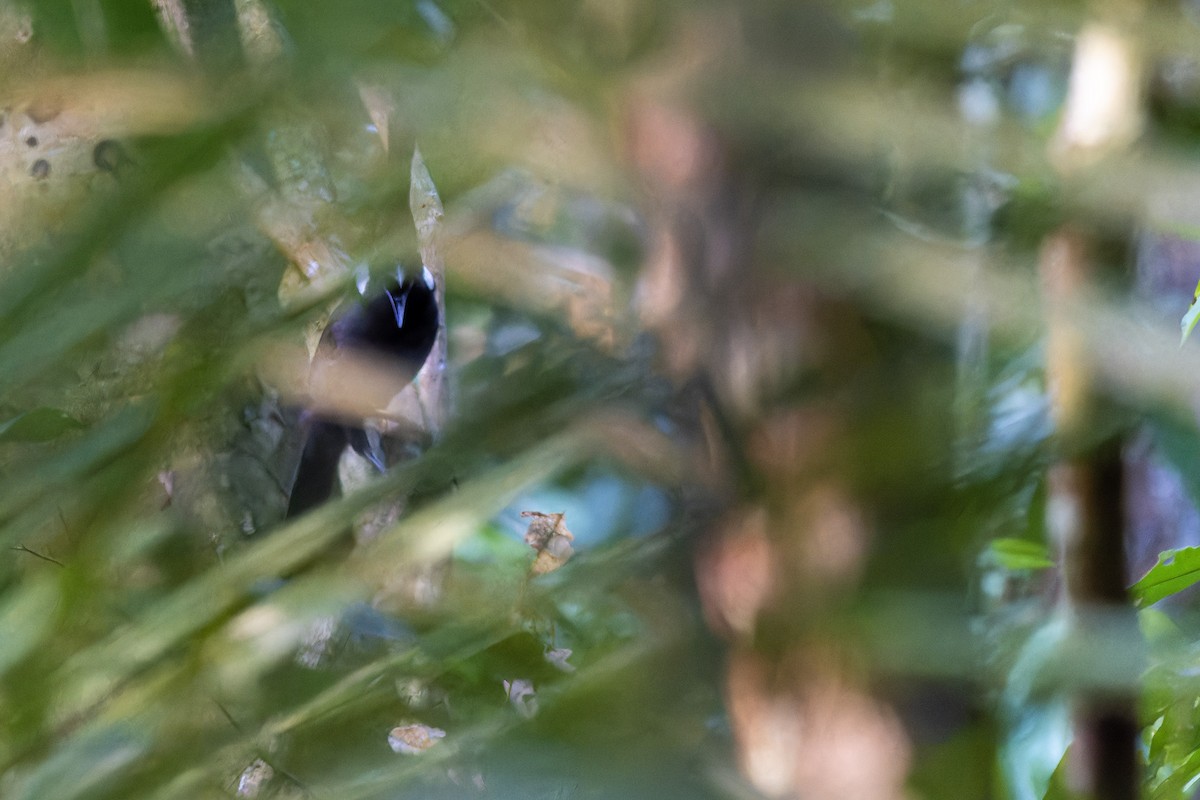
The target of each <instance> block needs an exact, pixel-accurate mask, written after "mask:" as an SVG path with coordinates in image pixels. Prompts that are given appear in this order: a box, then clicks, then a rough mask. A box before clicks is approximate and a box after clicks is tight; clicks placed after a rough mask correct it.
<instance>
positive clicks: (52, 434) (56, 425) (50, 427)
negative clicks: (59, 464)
mask: <svg viewBox="0 0 1200 800" xmlns="http://www.w3.org/2000/svg"><path fill="white" fill-rule="evenodd" d="M82 427H84V425H83V423H82V422H80V421H79V420H77V419H75V418H74V417H72V416H71V415H70V414H67V413H66V412H65V411H59V410H58V409H57V408H46V407H42V408H35V409H32V410H31V411H26V412H24V413H22V414H18V415H17V416H15V417H13V418H12V419H10V420H8V421H7V422H3V423H0V442H48V441H50V440H51V439H57V438H58V437H59V436H62V435H63V434H64V433H66V432H67V431H75V430H79V429H80V428H82Z"/></svg>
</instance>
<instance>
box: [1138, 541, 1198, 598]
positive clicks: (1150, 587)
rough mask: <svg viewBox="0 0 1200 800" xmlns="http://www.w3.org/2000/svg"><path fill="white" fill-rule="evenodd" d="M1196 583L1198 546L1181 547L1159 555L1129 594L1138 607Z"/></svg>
mask: <svg viewBox="0 0 1200 800" xmlns="http://www.w3.org/2000/svg"><path fill="white" fill-rule="evenodd" d="M1197 581H1200V547H1181V548H1179V549H1178V550H1167V551H1166V552H1163V553H1159V555H1158V563H1157V564H1155V565H1154V566H1153V567H1151V568H1150V571H1149V572H1147V573H1146V574H1145V575H1143V576H1142V579H1141V580H1140V581H1138V582H1137V583H1135V584H1134V585H1133V586H1132V587H1131V588H1130V591H1131V592H1132V593H1133V598H1134V601H1135V602H1136V603H1137V605H1139V606H1148V605H1151V604H1152V603H1157V602H1158V601H1159V600H1162V599H1163V598H1164V597H1170V596H1171V595H1173V594H1175V593H1177V592H1181V591H1183V590H1184V589H1186V588H1188V587H1189V586H1191V585H1193V584H1195V583H1196V582H1197Z"/></svg>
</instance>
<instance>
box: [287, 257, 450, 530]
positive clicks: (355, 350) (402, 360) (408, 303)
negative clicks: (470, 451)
mask: <svg viewBox="0 0 1200 800" xmlns="http://www.w3.org/2000/svg"><path fill="white" fill-rule="evenodd" d="M362 288H365V287H362V286H361V285H360V290H361V289H362ZM440 323H441V319H440V315H439V311H438V303H437V297H436V292H435V284H434V280H433V275H432V274H431V273H430V272H429V270H428V269H427V268H425V267H422V268H421V273H420V275H419V276H417V277H416V278H408V277H407V276H406V275H405V273H404V270H403V268H397V270H396V276H395V278H394V279H393V280H391V281H390V282H389V284H388V285H387V286H386V287H385V288H384V290H383V291H382V292H379V293H378V294H375V295H373V296H370V297H369V298H365V299H364V300H363V301H361V302H358V303H355V304H352V305H351V306H350V308H349V309H348V310H345V311H343V312H341V313H338V314H336V315H335V317H334V319H333V320H332V321H331V322H330V324H329V325H328V327H326V329H325V333H324V334H323V335H322V337H321V342H320V344H319V345H318V346H317V352H316V355H315V356H314V359H313V366H312V372H313V374H315V375H323V376H324V377H323V379H324V381H325V382H326V383H327V384H328V383H332V384H334V385H335V388H336V389H337V390H338V391H340V392H343V393H344V392H359V393H365V394H366V395H367V396H366V397H357V398H355V399H356V400H357V401H358V403H357V404H358V405H359V406H361V407H362V408H373V409H382V408H383V407H384V406H386V404H387V402H388V401H389V400H390V399H391V398H392V397H393V396H394V395H395V394H396V393H397V392H399V391H400V390H401V389H402V388H403V387H404V386H407V385H408V384H409V383H411V382H412V380H413V379H414V378H415V377H416V375H417V373H418V372H419V371H420V370H421V367H422V366H423V365H424V363H425V361H426V360H427V359H428V358H429V354H430V352H431V351H432V350H433V346H434V343H435V342H436V340H437V335H438V328H439V325H440ZM348 362H349V363H362V362H365V363H368V364H370V365H371V366H372V372H377V373H382V377H384V378H385V380H384V381H383V382H382V385H374V384H372V385H368V384H366V383H363V384H362V385H359V384H358V383H356V382H354V375H355V374H356V373H353V372H352V371H351V372H347V371H345V370H343V369H342V366H344V365H345V364H346V363H348ZM347 381H349V382H350V385H346V384H347ZM300 425H301V427H303V428H306V429H307V439H306V441H305V444H304V448H303V450H302V452H301V456H300V462H299V465H298V466H297V468H296V474H295V477H294V479H293V480H292V485H291V493H290V497H289V499H288V509H287V517H288V518H289V519H290V518H292V517H296V516H299V515H300V514H303V513H304V512H306V511H309V510H311V509H313V508H315V507H316V506H319V505H320V504H321V503H323V502H325V501H326V500H328V499H329V498H330V497H332V496H333V494H334V491H335V487H336V484H337V478H338V462H339V460H340V459H341V455H342V453H343V451H344V450H345V449H346V447H347V446H350V447H353V448H354V450H355V451H357V452H358V453H359V454H360V455H362V456H363V457H364V458H366V459H367V460H368V461H370V462H371V463H372V464H373V465H374V466H375V467H376V469H378V470H379V471H381V472H382V471H385V470H386V469H387V463H386V459H385V456H384V454H383V452H382V448H381V445H380V442H379V439H378V437H377V436H371V435H370V433H372V432H369V431H368V429H367V428H366V426H365V420H364V419H347V418H346V416H345V415H344V414H336V413H333V412H328V411H316V410H306V411H303V412H302V413H301V414H300Z"/></svg>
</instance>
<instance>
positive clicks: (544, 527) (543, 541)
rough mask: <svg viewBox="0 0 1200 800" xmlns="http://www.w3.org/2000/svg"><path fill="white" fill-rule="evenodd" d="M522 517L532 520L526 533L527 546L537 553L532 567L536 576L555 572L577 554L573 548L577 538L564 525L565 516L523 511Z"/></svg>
mask: <svg viewBox="0 0 1200 800" xmlns="http://www.w3.org/2000/svg"><path fill="white" fill-rule="evenodd" d="M521 516H522V517H529V518H531V522H530V523H529V529H528V530H527V531H525V544H527V545H529V546H530V547H532V548H533V549H534V550H536V551H537V558H536V559H534V562H533V566H532V567H530V571H531V572H532V573H533V574H534V575H544V574H546V573H547V572H553V571H554V570H556V569H558V568H559V567H561V566H562V565H563V564H566V563H567V561H569V560H570V558H571V556H572V555H574V554H575V550H574V548H572V547H571V542H573V541H575V536H574V535H573V534H572V533H571V532H570V531H569V530H567V526H566V525H565V524H563V517H565V516H566V515H565V514H543V513H541V512H539V511H522V512H521Z"/></svg>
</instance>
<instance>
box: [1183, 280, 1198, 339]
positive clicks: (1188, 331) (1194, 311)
mask: <svg viewBox="0 0 1200 800" xmlns="http://www.w3.org/2000/svg"><path fill="white" fill-rule="evenodd" d="M1197 321H1200V283H1197V284H1196V291H1195V292H1194V293H1193V295H1192V305H1191V307H1190V308H1188V310H1187V313H1186V314H1184V315H1183V319H1182V320H1180V322H1179V327H1180V328H1181V329H1182V335H1180V337H1179V346H1180V347H1182V346H1183V344H1184V342H1186V341H1187V339H1188V337H1189V336H1191V335H1192V330H1193V329H1195V327H1196V322H1197Z"/></svg>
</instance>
